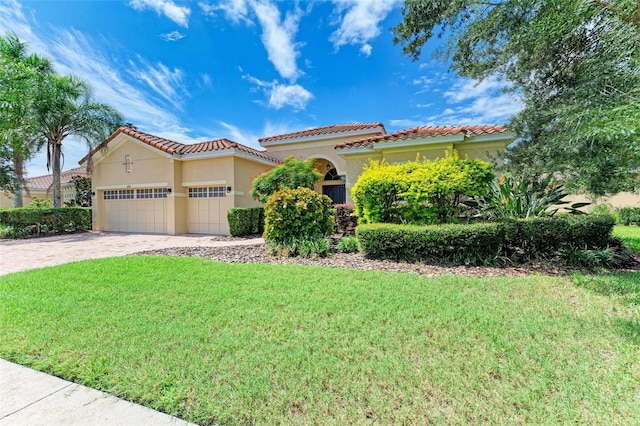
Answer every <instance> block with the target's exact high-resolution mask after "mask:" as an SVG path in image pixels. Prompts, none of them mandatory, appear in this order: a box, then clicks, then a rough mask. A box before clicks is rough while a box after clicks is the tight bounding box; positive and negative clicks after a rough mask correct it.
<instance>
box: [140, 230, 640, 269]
mask: <svg viewBox="0 0 640 426" xmlns="http://www.w3.org/2000/svg"><path fill="white" fill-rule="evenodd" d="M242 239H243V238H236V237H216V238H215V240H216V241H220V240H222V241H234V240H242ZM136 255H157V256H191V257H201V258H205V259H212V260H219V261H222V262H228V263H267V264H272V265H313V266H324V267H330V268H353V269H363V270H368V271H372V270H375V271H392V272H409V273H414V274H418V275H424V276H428V277H435V276H439V275H459V276H469V277H499V276H510V277H523V276H528V275H531V274H536V273H537V274H543V275H554V276H557V275H569V274H572V273H575V272H582V273H589V272H593V271H589V270H586V269H581V268H575V267H567V266H562V265H554V264H550V263H532V264H525V265H517V266H503V267H490V266H452V265H430V264H423V263H406V262H395V261H391V260H377V259H368V258H366V257H365V256H364V255H363V254H361V253H333V254H331V255H330V256H329V257H324V258H316V259H302V258H298V257H287V258H282V257H275V256H271V255H270V254H269V253H267V249H266V245H265V244H257V245H249V246H231V247H178V248H169V249H161V250H148V251H143V252H139V253H136ZM618 271H621V272H625V271H640V259H639V258H638V257H636V262H635V265H633V266H632V267H630V268H625V269H621V270H618Z"/></svg>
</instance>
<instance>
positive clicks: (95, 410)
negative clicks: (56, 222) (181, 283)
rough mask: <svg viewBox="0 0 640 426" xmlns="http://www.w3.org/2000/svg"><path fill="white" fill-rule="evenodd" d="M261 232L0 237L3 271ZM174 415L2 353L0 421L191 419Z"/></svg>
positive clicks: (0, 425) (208, 243)
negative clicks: (42, 370)
mask: <svg viewBox="0 0 640 426" xmlns="http://www.w3.org/2000/svg"><path fill="white" fill-rule="evenodd" d="M261 242H263V240H262V239H261V238H257V239H249V240H236V241H226V240H219V239H218V240H217V239H216V237H214V236H211V235H175V236H173V235H154V234H123V233H110V232H109V233H102V232H85V233H81V234H71V235H61V236H55V237H47V238H34V239H30V240H10V241H6V240H5V241H0V275H3V274H8V273H12V272H18V271H24V270H27V269H33V268H40V267H44V266H53V265H59V264H63V263H68V262H74V261H78V260H85V259H96V258H101V257H111V256H124V255H127V254H130V253H135V252H138V251H143V250H153V249H161V248H170V247H202V246H205V247H222V246H233V245H246V244H258V243H261ZM186 424H189V423H187V422H185V421H183V420H180V419H178V418H175V417H171V416H169V415H166V414H163V413H159V412H157V411H153V410H151V409H150V408H146V407H143V406H141V405H137V404H132V403H130V402H127V401H124V400H121V399H119V398H116V397H114V396H110V395H108V394H105V393H103V392H100V391H97V390H94V389H90V388H87V387H85V386H81V385H78V384H75V383H72V382H68V381H66V380H62V379H60V378H58V377H54V376H50V375H48V374H44V373H40V372H38V371H35V370H32V369H30V368H26V367H23V366H20V365H17V364H13V363H11V362H8V361H5V360H2V359H0V426H5V425H48V426H56V425H87V426H89V425H91V426H95V425H98V426H101V425H109V426H110V425H145V426H146V425H186Z"/></svg>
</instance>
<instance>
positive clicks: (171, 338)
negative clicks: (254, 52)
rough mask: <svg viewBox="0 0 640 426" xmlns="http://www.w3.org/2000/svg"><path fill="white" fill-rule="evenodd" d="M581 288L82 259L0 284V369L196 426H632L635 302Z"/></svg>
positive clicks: (635, 411) (637, 358) (637, 414)
mask: <svg viewBox="0 0 640 426" xmlns="http://www.w3.org/2000/svg"><path fill="white" fill-rule="evenodd" d="M581 277H582V278H584V276H581V275H579V276H576V277H574V278H569V277H565V278H553V277H546V276H532V277H529V278H509V277H506V278H486V279H478V278H460V277H454V276H444V277H440V278H427V277H420V276H416V275H411V274H403V273H383V272H373V271H372V272H367V271H355V270H347V269H323V268H319V267H309V266H292V265H281V266H274V265H261V264H247V265H242V264H233V265H230V264H225V263H219V262H213V261H210V260H205V259H195V258H168V257H124V258H112V259H102V260H92V261H85V262H79V263H74V264H68V265H62V266H58V267H53V268H45V269H41V270H34V271H28V272H24V273H18V274H12V275H8V276H3V277H0V303H1V304H2V307H3V308H2V310H1V313H0V357H2V358H4V359H7V360H10V361H14V362H18V363H21V364H24V365H27V366H31V367H34V368H36V369H39V370H41V371H45V372H49V373H52V374H55V375H58V376H61V377H64V378H66V379H69V380H73V381H75V382H78V383H82V384H85V385H88V386H91V387H94V388H97V389H101V390H104V391H106V392H109V393H112V394H115V395H117V396H120V397H123V398H125V399H128V400H131V401H135V402H138V403H141V404H144V405H147V406H149V407H151V408H154V409H159V410H162V411H165V412H167V413H170V414H173V415H177V416H179V417H181V418H184V419H186V420H190V421H194V422H197V423H201V424H212V423H221V424H253V423H258V424H278V423H295V424H354V423H355V424H364V423H367V424H369V423H379V424H391V423H395V424H399V423H409V424H427V423H449V424H450V423H490V424H512V423H520V424H522V423H583V424H633V423H635V422H636V421H637V419H638V418H640V404H639V403H638V395H640V350H639V349H638V347H639V345H640V331H639V330H640V312H639V310H638V305H637V304H636V302H637V301H636V300H635V299H623V298H621V297H619V296H618V295H616V294H614V295H602V294H600V293H599V292H597V291H593V290H594V289H596V290H597V288H596V287H597V286H595V287H594V285H589V283H585V282H582V281H580V278H581ZM608 277H609V278H610V279H611V280H613V281H614V282H615V281H618V280H626V281H628V282H629V283H632V284H631V285H634V284H633V283H638V282H640V273H627V274H621V275H609V276H608ZM572 280H574V281H575V283H574V281H572ZM575 284H581V285H575ZM635 285H636V288H637V285H638V284H635Z"/></svg>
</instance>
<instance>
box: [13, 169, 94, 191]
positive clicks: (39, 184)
mask: <svg viewBox="0 0 640 426" xmlns="http://www.w3.org/2000/svg"><path fill="white" fill-rule="evenodd" d="M73 176H82V177H91V175H90V174H89V173H87V169H85V168H84V167H76V168H73V169H69V170H66V171H63V172H61V173H60V184H62V185H64V184H66V183H69V182H71V178H72V177H73ZM25 182H26V187H27V188H28V189H29V190H38V189H42V190H47V189H49V188H51V187H53V175H44V176H36V177H32V178H27V179H25Z"/></svg>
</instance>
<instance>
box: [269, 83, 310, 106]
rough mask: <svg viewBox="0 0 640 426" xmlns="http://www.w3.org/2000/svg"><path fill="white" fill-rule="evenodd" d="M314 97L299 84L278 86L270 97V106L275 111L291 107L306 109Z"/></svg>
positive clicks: (272, 90) (273, 89)
mask: <svg viewBox="0 0 640 426" xmlns="http://www.w3.org/2000/svg"><path fill="white" fill-rule="evenodd" d="M311 99H313V95H312V94H311V92H309V91H308V90H307V89H305V88H304V87H302V86H300V85H299V84H291V85H286V84H276V85H275V86H274V87H273V88H272V89H271V94H270V95H269V105H270V106H272V107H274V108H275V109H280V108H282V107H284V106H290V107H292V108H293V109H297V110H300V109H305V107H306V106H307V103H308V102H309V101H310V100H311Z"/></svg>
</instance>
